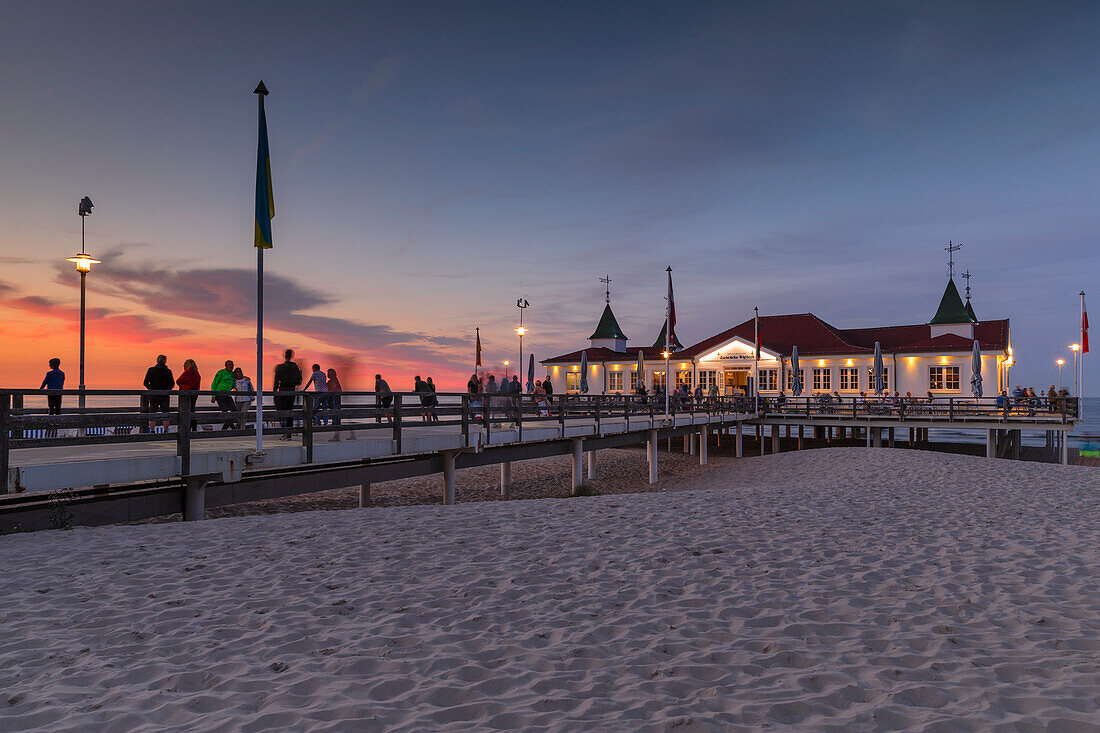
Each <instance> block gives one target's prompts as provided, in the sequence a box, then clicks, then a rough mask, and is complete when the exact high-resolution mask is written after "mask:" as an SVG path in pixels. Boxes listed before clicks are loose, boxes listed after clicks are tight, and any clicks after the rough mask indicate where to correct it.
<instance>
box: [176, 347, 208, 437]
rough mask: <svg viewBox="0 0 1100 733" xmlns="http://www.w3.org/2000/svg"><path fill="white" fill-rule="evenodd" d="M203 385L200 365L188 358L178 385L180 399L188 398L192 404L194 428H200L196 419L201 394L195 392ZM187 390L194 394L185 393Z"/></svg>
mask: <svg viewBox="0 0 1100 733" xmlns="http://www.w3.org/2000/svg"><path fill="white" fill-rule="evenodd" d="M201 385H202V377H201V376H199V365H198V364H196V363H195V360H194V359H187V360H186V361H184V362H183V374H181V375H179V377H178V378H177V379H176V386H177V387H179V388H180V401H181V402H182V401H183V400H187V402H188V403H189V404H190V406H191V429H192V430H195V429H197V428H198V421H197V420H196V419H195V403H196V402H197V401H198V399H199V396H198V395H197V394H193V393H195V392H198V391H199V388H200V387H201ZM185 392H191V393H192V394H184V393H185Z"/></svg>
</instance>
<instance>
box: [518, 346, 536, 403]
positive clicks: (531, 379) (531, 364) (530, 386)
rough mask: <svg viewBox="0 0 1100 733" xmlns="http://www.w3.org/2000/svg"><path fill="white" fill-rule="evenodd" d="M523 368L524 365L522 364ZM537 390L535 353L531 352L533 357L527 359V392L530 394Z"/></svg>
mask: <svg viewBox="0 0 1100 733" xmlns="http://www.w3.org/2000/svg"><path fill="white" fill-rule="evenodd" d="M520 368H521V369H522V368H523V365H522V364H521V365H520ZM534 391H535V355H534V354H531V358H530V359H528V360H527V392H528V394H530V393H531V392H534Z"/></svg>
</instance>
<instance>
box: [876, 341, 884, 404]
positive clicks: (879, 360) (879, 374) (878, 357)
mask: <svg viewBox="0 0 1100 733" xmlns="http://www.w3.org/2000/svg"><path fill="white" fill-rule="evenodd" d="M882 390H883V386H882V345H881V344H880V343H879V342H878V341H876V342H875V394H877V395H881V394H882Z"/></svg>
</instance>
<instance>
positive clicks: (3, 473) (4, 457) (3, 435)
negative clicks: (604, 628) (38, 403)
mask: <svg viewBox="0 0 1100 733" xmlns="http://www.w3.org/2000/svg"><path fill="white" fill-rule="evenodd" d="M10 402H11V397H10V396H9V394H8V393H7V392H0V494H6V493H8V456H9V451H10V449H11V438H10V437H9V435H8V428H9V425H10V424H11V410H10V409H9V404H10Z"/></svg>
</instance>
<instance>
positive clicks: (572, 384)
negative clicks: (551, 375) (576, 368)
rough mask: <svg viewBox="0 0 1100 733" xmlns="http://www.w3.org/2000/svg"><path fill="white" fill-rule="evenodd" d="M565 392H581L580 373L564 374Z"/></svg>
mask: <svg viewBox="0 0 1100 733" xmlns="http://www.w3.org/2000/svg"><path fill="white" fill-rule="evenodd" d="M565 391H566V392H580V391H581V375H580V372H566V373H565Z"/></svg>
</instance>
